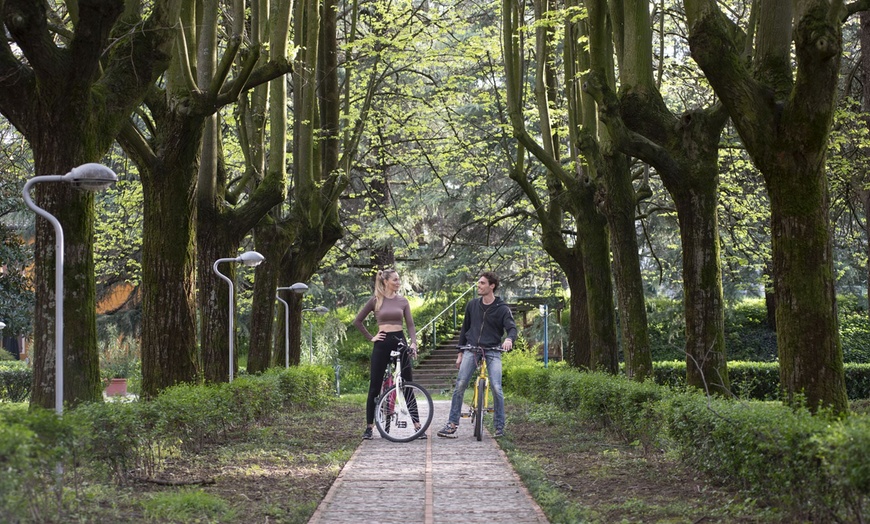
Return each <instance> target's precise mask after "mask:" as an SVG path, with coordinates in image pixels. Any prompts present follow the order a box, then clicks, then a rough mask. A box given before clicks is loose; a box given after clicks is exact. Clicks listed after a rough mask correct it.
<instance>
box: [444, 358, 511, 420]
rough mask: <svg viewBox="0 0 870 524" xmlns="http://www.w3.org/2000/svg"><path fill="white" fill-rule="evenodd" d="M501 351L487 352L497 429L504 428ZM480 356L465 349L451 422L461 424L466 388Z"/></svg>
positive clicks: (455, 389) (451, 406)
mask: <svg viewBox="0 0 870 524" xmlns="http://www.w3.org/2000/svg"><path fill="white" fill-rule="evenodd" d="M501 353H502V352H501V351H495V350H491V351H487V352H486V374H487V375H488V376H489V387H490V389H491V390H492V396H493V408H495V409H494V411H495V420H494V424H495V429H496V430H499V429H504V391H502V389H501ZM477 358H478V357H477V356H476V355H475V354H474V353H473V352H471V351H467V350H466V351H465V353H464V354H463V355H462V363H461V364H460V365H459V377H458V378H457V379H456V387H455V388H454V389H453V401H452V402H451V403H450V416H449V418H448V419H447V420H448V421H449V422H452V423H454V424H457V425H458V424H459V416H460V411H461V410H462V400H463V397H464V396H465V388H467V387H468V381H469V380H471V375H472V374H474V370H475V369H477V360H476V359H477Z"/></svg>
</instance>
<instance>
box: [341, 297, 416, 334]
mask: <svg viewBox="0 0 870 524" xmlns="http://www.w3.org/2000/svg"><path fill="white" fill-rule="evenodd" d="M375 300H376V298H375V297H372V298H371V299H369V301H368V302H366V304H365V305H364V306H363V307H362V309H360V310H359V313H357V315H356V318H355V319H353V325H354V326H356V328H357V329H358V330H359V331H360V333H362V334H363V335H365V336H366V338H367V339H368V340H371V339H372V334H371V333H369V331H368V330H367V329H366V327H365V324H363V321H364V320H365V318H366V317H367V316H368V315H369V313H371V312H372V311H375ZM375 319H376V320H377V321H378V325H379V326H380V325H383V324H396V325H399V326H401V325H402V319H404V320H405V326H406V327H407V328H408V338H409V339H410V340H411V343H412V344H416V343H417V331H416V330H415V329H414V319H413V317H411V304H409V303H408V299H407V298H405V297H401V296H399V295H396V296H394V297H393V298H385V299H384V301H383V302H382V303H381V309H380V311H375Z"/></svg>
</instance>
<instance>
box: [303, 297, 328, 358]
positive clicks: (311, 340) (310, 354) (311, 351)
mask: <svg viewBox="0 0 870 524" xmlns="http://www.w3.org/2000/svg"><path fill="white" fill-rule="evenodd" d="M306 311H314V312H315V313H317V314H318V315H325V314H327V313H329V308H328V307H326V306H317V307H312V308H308V309H303V310H302V312H303V313H305V312H306ZM308 328H309V329H308V363H309V364H313V363H314V322H312V321H310V320H309V321H308Z"/></svg>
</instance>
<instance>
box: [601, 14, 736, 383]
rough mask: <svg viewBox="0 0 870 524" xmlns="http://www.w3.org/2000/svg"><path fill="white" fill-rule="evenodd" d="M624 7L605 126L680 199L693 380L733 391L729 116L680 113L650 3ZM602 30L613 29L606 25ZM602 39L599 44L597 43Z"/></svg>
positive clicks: (717, 110)
mask: <svg viewBox="0 0 870 524" xmlns="http://www.w3.org/2000/svg"><path fill="white" fill-rule="evenodd" d="M619 6H621V8H622V9H621V10H620V9H619V8H618V7H617V8H614V9H611V10H610V13H611V14H612V16H614V17H615V18H617V19H618V20H619V21H620V22H621V23H614V24H612V27H613V40H614V41H615V42H616V46H615V48H616V57H617V61H618V62H619V66H620V67H619V72H620V75H619V80H620V92H619V96H617V95H616V94H615V93H614V92H613V91H612V90H611V87H610V85H608V83H607V82H606V81H604V79H603V78H602V77H603V75H602V74H600V73H598V74H596V72H595V71H593V72H592V74H591V75H590V78H589V79H588V80H587V89H589V90H590V91H591V92H592V93H593V96H595V99H596V101H597V102H598V104H599V107H601V108H602V111H601V114H602V120H603V121H604V122H605V124H606V125H607V127H608V130H609V134H610V136H611V137H612V139H613V141H614V143H615V145H616V147H618V148H619V149H620V150H621V151H623V152H624V153H626V154H628V155H631V156H633V157H636V158H640V159H642V160H643V161H644V162H648V163H649V164H651V165H653V166H654V167H655V169H656V172H657V173H658V174H659V176H660V177H661V179H662V181H663V183H664V185H665V187H666V188H667V190H668V192H669V193H670V195H671V197H672V198H673V200H674V204H675V206H676V210H677V216H678V218H679V229H680V240H681V243H682V262H683V270H682V277H683V302H684V310H685V313H684V314H685V321H686V348H685V351H686V364H687V366H686V375H687V376H686V382H687V384H689V385H691V386H695V387H698V388H702V389H705V390H707V391H714V392H719V393H725V392H727V391H728V389H729V382H728V370H727V367H726V356H725V335H724V329H725V309H724V308H725V304H724V300H723V296H722V270H721V265H720V264H721V262H720V256H719V225H718V222H717V212H718V209H717V190H718V187H717V185H718V179H719V164H718V160H719V157H718V153H719V147H718V146H719V135H720V132H721V130H722V128H723V126H724V125H725V122H726V120H727V116H728V115H727V112H726V111H725V110H724V108H723V107H722V106H721V105H718V104H717V105H713V106H711V107H709V108H707V109H690V110H687V111H685V112H684V113H683V114H682V115H679V116H677V115H675V114H673V113H672V112H671V111H670V110H669V109H668V107H667V106H666V105H665V101H664V99H663V97H662V95H661V92H660V91H659V88H658V86H657V85H656V83H655V80H654V78H653V54H652V23H651V20H650V14H649V5H648V3H647V2H645V1H626V2H623V3H621V4H619ZM606 12H607V10H606V9H605V8H604V6H603V5H601V6H599V7H598V8H597V9H594V10H593V9H590V13H600V15H601V16H604V13H606ZM659 16H664V13H660V15H659ZM593 23H594V21H593ZM598 25H599V26H605V25H607V24H604V20H599V23H598ZM659 37H660V38H664V35H663V34H662V35H660V36H659ZM596 41H597V39H592V40H591V42H592V45H594V44H595V42H596ZM660 65H661V64H660Z"/></svg>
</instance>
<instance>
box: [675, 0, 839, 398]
mask: <svg viewBox="0 0 870 524" xmlns="http://www.w3.org/2000/svg"><path fill="white" fill-rule="evenodd" d="M757 7H758V9H759V11H758V13H757V16H758V18H757V20H758V25H757V28H754V29H755V31H754V34H755V35H756V37H755V40H754V43H755V46H754V49H753V53H752V57H751V58H752V60H751V62H750V61H747V60H746V57H745V56H744V54H743V50H744V48H745V46H744V45H743V42H744V41H745V39H746V38H747V35H746V34H745V33H744V32H743V31H741V29H740V28H739V27H738V26H737V25H736V24H735V23H734V22H733V21H731V20H730V19H729V18H727V17H726V16H725V15H724V14H723V13H722V12H721V10H720V9H719V7H718V6H717V5H716V3H715V2H714V1H711V0H686V2H685V8H686V16H687V22H688V25H689V35H690V37H689V44H690V47H691V50H692V57H693V58H694V59H695V61H696V62H697V63H698V65H699V66H700V67H701V69H702V70H703V71H704V74H705V76H706V77H707V79H708V80H709V81H710V84H711V85H712V87H713V89H714V90H715V91H716V94H717V95H718V96H719V98H720V100H721V101H722V103H723V104H724V106H725V107H726V108H727V109H728V113H729V115H730V116H731V119H732V121H733V122H734V125H735V127H736V128H737V131H738V133H739V134H740V137H741V139H742V140H743V143H744V144H745V145H746V148H747V150H748V152H749V155H750V156H751V157H752V160H753V162H755V164H756V166H758V168H759V170H760V171H761V173H762V175H763V176H764V180H765V185H766V187H767V192H768V195H769V197H770V205H771V230H772V243H773V279H774V288H775V291H776V298H777V308H776V328H777V345H778V348H779V361H780V380H781V383H782V386H783V388H784V389H785V391H786V394H787V395H788V399H789V400H794V399H795V397H796V395H800V394H803V395H805V396H806V400H807V403H808V405H809V407H810V408H811V409H818V408H819V407H822V406H826V407H830V408H832V409H833V410H835V411H836V412H843V411H846V410H847V409H848V405H847V399H846V390H845V382H844V377H843V353H842V348H841V346H840V337H839V333H838V329H837V325H838V324H837V314H836V313H837V306H836V297H835V294H834V275H833V261H832V247H831V238H830V233H829V227H828V226H829V222H828V198H829V197H828V186H827V180H826V178H825V154H826V151H827V141H828V135H829V132H830V127H831V121H832V115H833V111H834V107H835V99H836V93H837V80H838V74H839V63H840V53H841V50H842V35H841V27H840V24H841V16H842V15H843V13H842V12H841V11H840V9H841V7H842V4H840V3H837V2H835V3H833V4H832V3H829V2H827V1H820V0H801V1H798V2H794V3H792V2H791V1H770V2H761V3H759V4H757ZM792 39H793V40H794V56H792V54H791V51H792V49H791V42H792ZM793 58H794V60H795V66H796V67H795V68H794V69H793V68H792V60H793ZM807 326H812V329H810V330H808V329H807Z"/></svg>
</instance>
